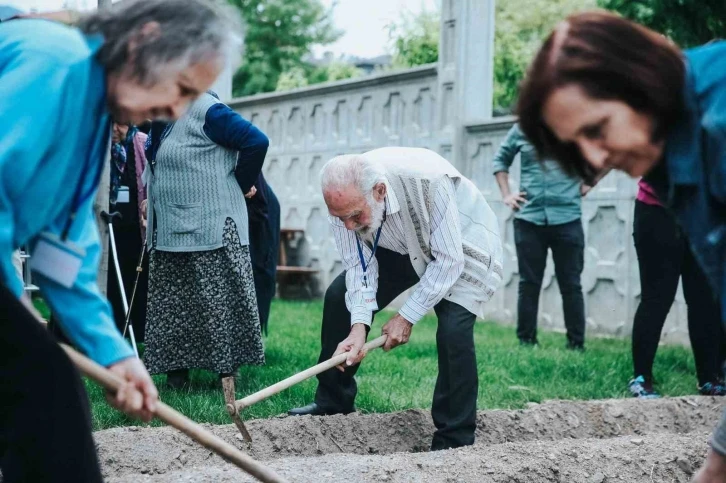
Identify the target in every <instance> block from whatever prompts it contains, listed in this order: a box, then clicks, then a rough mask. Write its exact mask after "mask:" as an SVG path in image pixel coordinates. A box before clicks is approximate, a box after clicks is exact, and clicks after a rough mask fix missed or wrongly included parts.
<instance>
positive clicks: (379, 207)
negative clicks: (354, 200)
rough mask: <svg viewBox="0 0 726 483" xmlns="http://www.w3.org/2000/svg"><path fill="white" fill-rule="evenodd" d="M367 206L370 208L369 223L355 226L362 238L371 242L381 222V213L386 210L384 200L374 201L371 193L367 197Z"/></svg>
mask: <svg viewBox="0 0 726 483" xmlns="http://www.w3.org/2000/svg"><path fill="white" fill-rule="evenodd" d="M368 206H369V207H370V209H371V223H370V224H369V225H366V226H361V227H360V228H356V232H358V234H359V235H360V236H361V238H363V240H365V241H367V242H370V243H373V241H374V239H375V235H376V232H377V231H378V229H379V228H380V227H381V225H382V224H383V214H384V213H385V210H386V202H385V201H376V199H375V198H373V195H370V196H369V197H368Z"/></svg>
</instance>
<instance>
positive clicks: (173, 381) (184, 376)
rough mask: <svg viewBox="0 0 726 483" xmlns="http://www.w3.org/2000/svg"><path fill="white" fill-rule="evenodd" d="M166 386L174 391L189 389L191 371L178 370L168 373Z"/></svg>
mask: <svg viewBox="0 0 726 483" xmlns="http://www.w3.org/2000/svg"><path fill="white" fill-rule="evenodd" d="M166 385H167V386H168V387H170V388H172V389H185V388H187V387H189V369H177V370H174V371H169V372H167V373H166Z"/></svg>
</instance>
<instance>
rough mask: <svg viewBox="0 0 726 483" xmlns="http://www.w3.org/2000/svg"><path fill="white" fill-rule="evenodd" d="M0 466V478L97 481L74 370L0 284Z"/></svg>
mask: <svg viewBox="0 0 726 483" xmlns="http://www.w3.org/2000/svg"><path fill="white" fill-rule="evenodd" d="M0 334H2V335H1V336H0V407H2V410H0V469H2V475H3V481H5V483H15V482H31V481H32V482H34V483H46V482H70V481H74V482H75V481H77V482H84V483H85V482H101V481H102V479H101V473H100V470H99V466H98V459H97V456H96V447H95V445H94V443H93V438H92V437H91V420H90V413H89V409H88V400H87V398H86V393H85V390H84V388H83V383H82V382H81V378H80V377H79V375H78V372H77V371H76V369H75V368H74V367H73V365H72V363H71V361H70V360H69V359H68V357H67V356H66V355H65V353H64V352H63V350H62V349H61V348H60V347H59V346H58V344H56V343H55V342H54V341H53V338H52V337H51V336H50V335H49V334H48V332H47V331H46V330H45V329H44V328H43V327H42V326H41V325H40V324H39V323H38V322H37V321H36V320H35V318H34V317H33V316H32V315H31V314H30V313H29V312H28V311H27V309H26V308H25V307H24V306H23V305H22V304H21V303H20V302H19V301H18V300H17V299H16V298H15V297H14V296H13V294H12V293H11V292H10V291H9V290H8V289H7V288H5V287H4V286H2V285H0Z"/></svg>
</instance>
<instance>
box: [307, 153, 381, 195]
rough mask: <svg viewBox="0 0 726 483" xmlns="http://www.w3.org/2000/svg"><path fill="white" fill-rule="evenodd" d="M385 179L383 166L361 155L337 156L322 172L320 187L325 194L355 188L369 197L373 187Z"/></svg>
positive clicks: (326, 164)
mask: <svg viewBox="0 0 726 483" xmlns="http://www.w3.org/2000/svg"><path fill="white" fill-rule="evenodd" d="M385 179H386V172H385V170H384V169H383V166H382V165H381V164H380V163H378V162H377V161H372V160H370V159H367V158H366V157H365V156H363V155H360V154H343V155H341V156H336V157H334V158H333V159H331V160H330V161H328V162H327V163H325V166H323V169H321V170H320V185H321V187H322V189H323V192H326V191H329V190H331V189H344V188H347V187H349V186H355V187H356V188H357V189H358V190H359V191H360V193H361V194H362V195H364V196H366V197H368V196H370V195H371V192H372V191H373V187H374V186H375V185H377V184H378V183H382V182H384V181H385Z"/></svg>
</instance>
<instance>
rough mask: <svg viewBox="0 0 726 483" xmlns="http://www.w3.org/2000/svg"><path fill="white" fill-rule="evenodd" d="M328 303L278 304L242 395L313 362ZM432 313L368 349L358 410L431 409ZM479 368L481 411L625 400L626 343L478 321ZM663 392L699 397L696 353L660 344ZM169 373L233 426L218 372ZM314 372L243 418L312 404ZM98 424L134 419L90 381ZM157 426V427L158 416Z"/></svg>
mask: <svg viewBox="0 0 726 483" xmlns="http://www.w3.org/2000/svg"><path fill="white" fill-rule="evenodd" d="M321 314H322V303H321V302H312V303H292V302H282V301H275V303H274V304H273V307H272V315H271V318H270V335H269V336H268V337H267V338H266V340H265V344H266V353H267V365H266V366H264V367H243V368H242V369H241V371H240V378H239V382H238V384H237V396H238V398H241V397H244V396H246V395H248V394H251V393H253V392H255V391H257V390H259V389H262V388H264V387H266V386H269V385H271V384H274V383H275V382H277V381H279V380H281V379H284V378H286V377H288V376H290V375H292V374H294V373H296V372H298V371H301V370H303V369H306V368H308V367H309V366H312V365H314V364H315V363H316V362H317V357H318V351H319V349H320V342H319V338H320V320H321ZM387 318H388V316H387V315H386V314H382V316H379V319H378V321H377V323H376V324H375V325H374V329H373V332H372V334H375V335H378V333H379V330H380V327H381V325H382V324H383V323H384V322H385V320H387ZM435 336H436V318H435V317H432V316H429V317H426V318H425V319H424V320H422V321H421V322H420V323H419V324H417V325H416V327H415V328H414V330H413V334H412V336H411V340H410V342H409V343H408V344H407V345H406V346H402V347H399V348H397V349H395V350H393V351H391V352H389V353H387V354H386V353H384V352H382V351H375V352H372V353H371V354H369V355H368V357H367V358H366V359H365V360H364V361H363V365H362V367H361V369H360V371H359V372H358V384H359V395H358V399H357V405H358V410H359V411H362V412H388V411H399V410H402V409H408V408H430V407H431V396H432V394H433V388H434V383H435V381H436V370H437V369H436V368H437V364H436V337H435ZM475 338H476V350H477V363H478V367H479V403H478V404H479V408H480V409H491V408H509V409H511V408H522V407H524V405H525V404H526V403H528V402H540V401H544V400H546V399H602V398H617V397H627V392H626V384H627V382H628V379H629V378H630V376H631V370H632V369H631V365H632V362H631V356H630V341H629V340H623V339H596V338H592V339H590V340H588V341H587V352H585V353H577V352H571V351H567V350H565V349H564V345H565V336H564V335H563V334H557V333H552V332H543V333H541V334H540V335H539V339H540V344H541V345H540V347H538V348H523V347H519V345H518V344H517V339H516V337H515V334H514V328H513V327H511V326H502V325H497V324H494V323H488V322H486V323H478V324H477V325H476V328H475ZM655 375H656V378H657V380H658V382H659V384H658V389H659V390H660V391H661V393H662V394H664V395H668V396H680V395H685V394H695V393H696V392H697V391H696V379H695V369H694V364H693V357H692V356H691V352H690V350H688V349H686V348H684V347H677V346H670V347H668V346H665V347H660V348H659V350H658V356H657V359H656V363H655ZM164 380H165V376H156V377H155V381H156V383H157V384H158V386H159V389H160V392H161V399H162V400H163V401H164V402H166V403H167V404H170V405H171V406H172V407H174V408H176V409H178V410H179V411H181V412H183V413H184V414H186V415H188V416H189V417H191V418H192V419H194V420H196V421H199V422H205V423H216V424H219V423H229V422H230V419H229V416H228V415H227V413H226V411H225V409H224V404H223V396H222V390H221V388H218V387H217V385H216V381H217V378H216V375H215V374H211V373H206V372H203V371H195V372H192V387H191V388H190V389H188V390H184V391H174V390H168V389H166V388H164ZM315 386H316V380H315V378H313V379H311V380H308V381H306V382H304V383H302V384H299V385H297V386H294V387H293V388H291V389H288V390H287V391H285V392H283V393H281V394H278V395H276V396H274V397H272V398H270V399H268V400H266V401H263V402H261V403H258V404H257V405H255V406H252V407H251V408H249V409H247V410H246V411H245V413H244V417H245V419H252V418H266V417H270V416H275V415H278V414H281V413H284V412H285V411H287V410H288V409H289V408H291V407H295V406H300V405H304V404H307V403H309V402H311V401H312V400H313V395H314V392H315ZM87 388H88V393H89V396H90V399H91V403H92V410H93V423H94V428H96V429H103V428H110V427H114V426H122V425H129V424H136V423H135V422H133V421H132V420H130V419H128V418H126V417H125V416H123V415H122V414H120V413H119V412H117V411H115V410H114V409H112V408H110V407H109V406H108V405H107V404H106V402H105V400H104V397H103V393H102V390H101V389H100V388H99V387H98V386H96V385H95V384H93V383H91V382H87ZM152 424H159V423H157V422H155V423H152Z"/></svg>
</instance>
